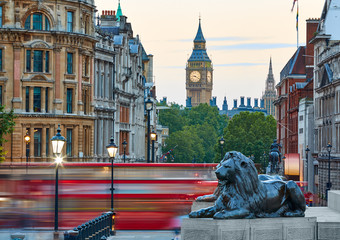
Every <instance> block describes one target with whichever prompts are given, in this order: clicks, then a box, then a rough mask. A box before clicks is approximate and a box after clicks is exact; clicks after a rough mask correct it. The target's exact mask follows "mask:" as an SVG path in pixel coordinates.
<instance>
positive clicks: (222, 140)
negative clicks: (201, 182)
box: [219, 136, 224, 161]
mask: <svg viewBox="0 0 340 240" xmlns="http://www.w3.org/2000/svg"><path fill="white" fill-rule="evenodd" d="M219 142H220V146H221V161H222V160H223V145H224V138H223V136H222V137H221V138H220V140H219Z"/></svg>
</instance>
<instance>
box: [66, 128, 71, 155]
mask: <svg viewBox="0 0 340 240" xmlns="http://www.w3.org/2000/svg"><path fill="white" fill-rule="evenodd" d="M66 155H67V156H69V157H70V156H72V129H67V130H66Z"/></svg>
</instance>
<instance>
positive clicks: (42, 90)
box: [41, 87, 46, 113]
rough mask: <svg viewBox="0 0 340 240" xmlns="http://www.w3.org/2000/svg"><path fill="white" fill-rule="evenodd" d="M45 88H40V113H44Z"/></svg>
mask: <svg viewBox="0 0 340 240" xmlns="http://www.w3.org/2000/svg"><path fill="white" fill-rule="evenodd" d="M45 103H46V88H44V87H42V88H41V112H42V113H45V112H46V106H45Z"/></svg>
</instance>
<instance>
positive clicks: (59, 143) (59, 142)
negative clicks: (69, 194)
mask: <svg viewBox="0 0 340 240" xmlns="http://www.w3.org/2000/svg"><path fill="white" fill-rule="evenodd" d="M60 132H61V129H60V125H58V129H57V134H56V135H55V136H54V137H52V139H51V142H52V151H53V154H54V155H55V156H56V158H55V163H56V168H55V200H54V231H55V232H57V231H58V212H59V211H58V169H59V164H60V163H62V161H63V158H62V157H61V151H62V149H63V146H64V143H65V142H66V138H64V137H63V136H61V134H60Z"/></svg>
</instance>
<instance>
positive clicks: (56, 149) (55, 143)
mask: <svg viewBox="0 0 340 240" xmlns="http://www.w3.org/2000/svg"><path fill="white" fill-rule="evenodd" d="M60 132H61V129H60V125H58V129H57V134H56V135H55V136H54V137H52V139H51V142H52V151H53V153H54V154H56V155H60V154H61V151H62V149H63V146H64V143H65V142H66V138H64V137H63V136H61V134H60Z"/></svg>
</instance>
